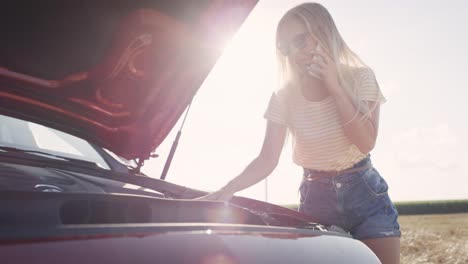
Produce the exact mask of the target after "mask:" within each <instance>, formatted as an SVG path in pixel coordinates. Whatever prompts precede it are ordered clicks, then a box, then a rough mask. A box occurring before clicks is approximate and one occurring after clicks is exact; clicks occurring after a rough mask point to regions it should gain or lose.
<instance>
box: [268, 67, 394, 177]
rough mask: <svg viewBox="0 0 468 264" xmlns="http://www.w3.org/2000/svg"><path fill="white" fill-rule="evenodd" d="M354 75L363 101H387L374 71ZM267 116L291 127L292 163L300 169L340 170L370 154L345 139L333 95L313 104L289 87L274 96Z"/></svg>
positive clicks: (363, 70) (364, 70)
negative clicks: (362, 151)
mask: <svg viewBox="0 0 468 264" xmlns="http://www.w3.org/2000/svg"><path fill="white" fill-rule="evenodd" d="M354 72H355V80H356V82H357V83H356V85H357V88H358V96H359V98H360V100H363V101H374V102H378V103H383V102H385V98H384V96H383V95H382V93H381V91H380V88H379V85H378V83H377V81H376V79H375V76H374V73H373V72H372V70H370V69H367V68H359V69H357V70H355V71H354ZM264 117H265V118H266V119H268V120H270V121H273V122H276V123H279V124H282V125H285V126H287V127H288V129H289V131H290V132H291V135H292V139H293V141H292V144H293V161H294V162H295V163H296V164H298V165H299V166H301V167H304V168H308V169H314V170H321V171H338V170H343V169H347V168H350V167H352V166H353V165H354V164H355V163H357V162H358V161H360V160H362V159H363V158H365V157H366V154H367V153H361V152H360V151H359V149H358V148H357V147H356V146H355V145H354V144H352V143H351V142H350V141H349V140H348V139H347V137H346V136H345V134H344V130H343V126H342V124H341V120H340V117H339V114H338V111H337V108H336V106H335V100H334V98H333V97H331V96H329V97H327V98H325V99H324V100H322V101H319V102H311V101H308V100H307V99H306V98H305V97H304V96H303V95H302V93H301V92H300V90H299V89H297V88H294V87H292V86H290V87H287V88H284V89H281V90H278V91H276V92H275V93H273V94H272V96H271V98H270V101H269V104H268V107H267V110H266V112H265V115H264Z"/></svg>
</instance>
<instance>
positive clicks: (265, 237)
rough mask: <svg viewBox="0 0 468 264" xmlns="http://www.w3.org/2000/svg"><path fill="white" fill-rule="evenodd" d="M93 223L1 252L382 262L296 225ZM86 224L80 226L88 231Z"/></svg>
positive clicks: (153, 259) (16, 258) (43, 258)
mask: <svg viewBox="0 0 468 264" xmlns="http://www.w3.org/2000/svg"><path fill="white" fill-rule="evenodd" d="M85 228H86V227H85ZM94 228H95V229H100V230H99V232H100V233H101V234H100V235H89V236H83V235H81V236H80V235H75V236H74V237H66V236H64V237H49V238H47V239H36V240H21V241H9V242H6V243H2V244H3V245H2V246H1V247H0V255H1V256H2V259H3V260H5V261H7V262H9V263H30V262H34V263H114V264H115V263H194V264H196V263H200V264H210V263H213V264H214V263H291V264H293V263H366V264H372V263H380V262H379V261H378V259H377V257H376V256H375V255H374V254H373V253H372V251H371V250H370V249H369V248H367V247H366V246H365V245H364V244H363V243H361V242H359V241H356V240H353V239H350V238H346V237H342V236H338V235H321V234H320V233H319V232H310V231H309V232H307V231H303V232H301V230H300V229H292V230H287V229H281V228H261V227H249V228H242V227H241V226H231V227H229V226H219V225H213V226H211V227H207V226H200V227H197V226H192V227H189V228H187V227H185V228H184V230H177V228H176V227H174V226H165V227H164V228H165V229H166V230H165V231H164V232H161V231H160V228H159V230H155V231H152V230H151V227H144V226H140V227H139V229H140V230H138V228H134V230H133V232H132V230H131V229H128V228H126V227H124V226H116V227H113V233H112V234H106V232H105V230H104V228H102V227H101V228H100V227H94ZM190 228H191V229H192V230H190ZM70 229H73V227H70ZM87 229H88V230H87V231H84V230H81V232H82V233H92V232H91V231H92V229H93V227H87ZM119 229H121V230H120V232H121V233H119ZM143 229H146V230H145V231H146V232H141V230H143ZM75 232H78V231H77V230H75Z"/></svg>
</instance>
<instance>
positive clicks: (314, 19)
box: [276, 3, 373, 119]
mask: <svg viewBox="0 0 468 264" xmlns="http://www.w3.org/2000/svg"><path fill="white" fill-rule="evenodd" d="M291 19H297V20H298V21H301V22H303V23H304V26H305V27H306V28H307V30H308V31H309V32H310V33H311V34H312V35H313V36H315V37H316V39H317V41H318V43H319V45H321V46H322V47H324V48H325V50H327V51H328V54H329V56H330V57H331V58H332V59H333V60H334V61H335V63H336V68H337V73H338V80H339V83H340V85H341V86H342V87H343V89H344V90H345V92H346V93H347V94H348V96H349V97H350V98H352V100H353V103H354V105H355V106H356V108H357V112H356V115H355V117H356V116H357V114H358V113H359V112H361V113H363V114H364V117H366V116H370V113H371V112H372V110H373V109H370V106H369V105H367V104H364V103H362V101H361V100H359V98H358V92H357V87H356V85H355V84H356V80H355V78H354V76H353V73H352V69H353V68H355V69H356V68H362V67H365V68H368V67H367V66H366V65H365V64H364V62H363V61H362V60H361V59H360V58H359V57H358V55H356V53H354V52H353V51H352V50H351V49H350V48H349V47H348V45H347V44H346V43H345V41H344V40H343V38H342V37H341V35H340V33H339V32H338V29H337V27H336V25H335V22H334V21H333V18H332V17H331V15H330V13H329V12H328V10H327V9H326V8H325V7H323V6H322V5H320V4H318V3H303V4H300V5H298V6H296V7H294V8H292V9H290V10H289V11H287V12H286V13H285V14H284V15H283V17H282V18H281V19H280V21H279V23H278V26H277V28H276V47H277V49H276V54H277V60H278V65H279V66H280V81H281V82H283V83H287V82H290V81H291V79H292V78H293V76H294V71H293V70H292V67H291V65H290V62H289V59H288V57H287V56H285V55H283V54H282V53H281V51H280V50H279V46H280V45H281V36H280V29H281V27H282V26H283V25H284V24H285V23H286V22H288V21H290V20H291ZM353 119H354V118H353Z"/></svg>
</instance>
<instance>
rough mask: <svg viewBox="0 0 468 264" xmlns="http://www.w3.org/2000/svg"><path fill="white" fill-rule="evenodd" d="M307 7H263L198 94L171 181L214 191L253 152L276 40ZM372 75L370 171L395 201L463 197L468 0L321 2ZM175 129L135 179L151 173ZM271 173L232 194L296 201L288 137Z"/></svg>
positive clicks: (467, 167) (275, 3)
mask: <svg viewBox="0 0 468 264" xmlns="http://www.w3.org/2000/svg"><path fill="white" fill-rule="evenodd" d="M302 2H303V1H284V0H264V1H260V2H259V3H258V4H257V6H256V8H255V9H254V10H253V12H252V13H251V15H250V16H249V17H248V18H247V20H246V21H245V23H244V24H243V26H242V27H241V28H240V30H239V31H238V32H237V34H236V35H235V36H234V37H233V38H232V40H231V41H230V42H229V44H227V46H226V49H225V52H224V54H223V55H222V56H221V58H220V60H219V61H218V63H217V64H216V66H215V67H214V69H213V71H212V72H211V73H210V75H209V76H208V78H207V79H206V80H205V82H204V84H203V85H202V87H201V88H200V90H199V91H198V93H197V95H196V96H195V98H194V101H193V104H192V106H191V109H190V113H189V115H188V117H187V121H186V122H185V125H184V127H183V130H182V136H181V139H180V141H179V145H178V149H177V152H176V154H175V157H174V159H173V161H172V165H171V168H170V170H169V173H168V175H167V180H168V181H170V182H174V183H177V184H181V185H184V186H188V187H191V188H196V189H201V190H205V191H214V190H216V189H218V188H220V187H222V186H223V185H224V184H226V183H227V182H228V181H229V180H231V179H232V178H234V177H235V176H237V175H238V174H239V173H240V172H241V171H242V170H243V169H244V168H245V167H246V166H247V165H248V163H249V162H250V161H251V160H252V159H253V158H255V157H256V155H258V153H259V151H260V148H261V146H262V143H263V136H264V131H265V125H266V120H265V119H264V118H263V114H264V112H265V109H266V106H267V103H268V100H269V97H270V95H271V93H272V92H273V91H274V90H275V89H276V88H277V86H278V84H279V83H278V77H277V66H276V59H275V48H274V47H275V44H274V43H275V42H274V33H275V29H276V24H277V22H278V20H279V18H280V17H281V16H282V14H284V12H285V11H287V10H288V9H289V8H291V7H293V6H295V5H297V4H300V3H302ZM320 3H321V4H323V5H324V6H325V7H326V8H327V9H328V10H329V11H330V13H331V15H332V16H333V18H334V20H335V23H336V25H337V27H338V29H339V31H340V33H341V35H342V37H343V38H344V39H345V41H346V42H347V44H348V46H350V48H351V49H352V50H353V51H355V52H356V53H357V54H358V55H359V56H360V57H361V59H363V60H364V62H365V63H366V64H367V65H369V66H370V67H371V68H372V69H373V70H374V72H375V74H376V77H377V81H378V82H379V85H380V88H381V90H382V92H383V94H384V96H385V97H386V98H387V102H386V103H385V104H384V105H382V106H381V110H380V128H379V136H378V139H377V144H376V147H375V148H374V150H372V152H371V156H372V160H373V164H374V166H375V167H376V168H377V170H378V171H379V172H380V174H381V175H382V176H383V177H384V178H385V179H386V181H387V182H388V184H389V186H390V188H389V194H390V197H391V198H392V199H393V200H394V201H416V200H445V199H468V139H467V137H466V135H468V121H467V120H468V118H467V117H466V116H465V115H466V114H467V113H468V104H466V103H465V100H467V99H468V85H467V83H468V73H467V70H468V51H467V47H468V33H467V31H466V29H465V26H466V25H468V16H467V14H468V1H464V0H459V1H458V0H449V1H445V2H441V1H433V0H431V1H427V0H426V1H422V0H413V1H404V0H397V1H383V0H377V1H376V0H372V1H371V0H355V1H335V0H329V1H321V2H320ZM180 123H181V122H179V123H178V124H177V125H176V126H175V127H174V130H173V131H172V132H171V133H170V134H169V135H168V137H167V138H166V140H165V141H164V142H163V144H162V145H161V146H160V147H159V148H158V149H157V150H156V153H157V154H159V155H160V157H159V158H156V159H152V160H150V161H147V162H146V163H145V167H144V168H143V172H144V173H146V174H147V175H149V176H151V177H156V178H159V177H160V175H161V172H162V168H163V166H164V163H165V161H166V158H167V156H168V153H169V149H170V147H171V144H172V142H173V140H174V138H175V135H176V133H177V130H178V129H179V128H180ZM286 144H287V145H286V146H285V148H284V150H283V153H282V155H281V159H280V163H279V165H278V166H277V168H276V169H275V171H274V172H273V173H272V174H271V175H270V176H269V177H268V180H267V181H266V182H265V181H262V182H260V183H258V184H257V185H255V186H252V187H250V188H248V189H246V190H243V191H241V192H238V193H237V194H236V195H241V196H246V197H251V198H255V199H259V200H267V201H268V202H272V203H277V204H291V203H298V199H299V196H298V187H299V183H300V180H301V176H302V175H301V173H302V169H301V168H300V167H299V166H298V165H296V164H294V163H293V162H292V159H291V155H292V151H291V142H290V141H289V142H287V143H286Z"/></svg>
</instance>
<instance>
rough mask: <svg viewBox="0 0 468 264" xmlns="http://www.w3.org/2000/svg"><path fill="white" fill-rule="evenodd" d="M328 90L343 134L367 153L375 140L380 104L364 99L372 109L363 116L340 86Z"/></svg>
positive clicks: (362, 151)
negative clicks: (334, 104) (332, 97)
mask: <svg viewBox="0 0 468 264" xmlns="http://www.w3.org/2000/svg"><path fill="white" fill-rule="evenodd" d="M332 90H333V91H332ZM330 91H331V93H332V95H333V96H334V98H335V103H336V107H337V109H338V114H339V116H340V118H341V122H342V124H343V128H344V132H345V135H346V136H347V137H348V139H349V140H350V141H351V142H352V143H353V144H354V145H355V146H356V147H357V148H358V149H359V151H361V153H364V154H367V153H369V152H370V151H371V150H372V149H373V148H374V146H375V142H376V140H377V133H378V130H379V111H380V104H379V103H378V102H371V101H365V102H364V103H368V104H369V106H370V109H373V110H372V111H371V113H370V115H367V116H364V115H363V114H362V113H361V112H359V111H358V110H357V109H356V107H355V106H354V104H353V102H352V101H351V98H349V96H348V95H347V94H346V93H345V92H344V91H343V89H341V87H337V88H330ZM356 113H357V114H356Z"/></svg>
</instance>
